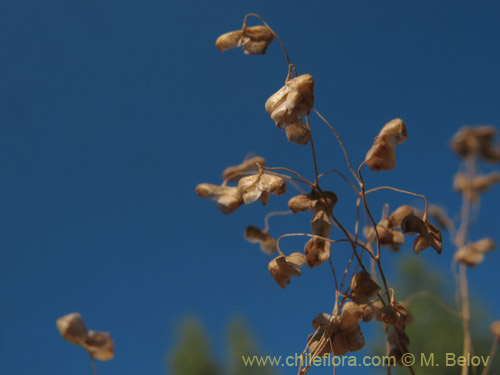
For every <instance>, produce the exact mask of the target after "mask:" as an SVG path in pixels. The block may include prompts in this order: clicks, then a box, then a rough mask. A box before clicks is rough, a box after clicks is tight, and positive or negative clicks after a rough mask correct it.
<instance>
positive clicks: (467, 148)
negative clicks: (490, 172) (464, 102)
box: [451, 126, 500, 162]
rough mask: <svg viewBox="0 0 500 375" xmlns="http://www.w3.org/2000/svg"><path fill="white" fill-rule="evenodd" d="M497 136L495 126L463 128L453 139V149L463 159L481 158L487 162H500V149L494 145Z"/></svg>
mask: <svg viewBox="0 0 500 375" xmlns="http://www.w3.org/2000/svg"><path fill="white" fill-rule="evenodd" d="M496 134H497V131H496V129H495V128H494V127H493V126H478V127H470V126H464V127H462V128H461V129H460V130H459V131H458V132H457V133H456V134H455V135H454V136H453V138H452V140H451V148H452V150H453V151H455V152H456V153H457V154H458V155H460V156H462V157H465V158H467V157H470V156H479V157H481V158H483V159H484V160H486V161H490V162H497V161H500V147H499V146H498V145H497V146H494V145H493V139H494V138H495V136H496Z"/></svg>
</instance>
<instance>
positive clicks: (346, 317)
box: [340, 302, 363, 330]
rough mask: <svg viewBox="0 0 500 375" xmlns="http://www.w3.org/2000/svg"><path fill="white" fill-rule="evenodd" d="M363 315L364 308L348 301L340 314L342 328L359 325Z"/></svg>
mask: <svg viewBox="0 0 500 375" xmlns="http://www.w3.org/2000/svg"><path fill="white" fill-rule="evenodd" d="M362 317H363V309H362V308H361V306H359V305H358V304H356V303H354V302H346V303H345V304H344V307H343V308H342V314H341V315H340V329H341V330H345V329H347V328H350V327H352V326H355V325H358V326H359V321H360V319H361V318H362Z"/></svg>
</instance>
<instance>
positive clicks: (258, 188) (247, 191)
mask: <svg viewBox="0 0 500 375" xmlns="http://www.w3.org/2000/svg"><path fill="white" fill-rule="evenodd" d="M238 189H239V190H240V193H241V195H242V197H243V201H244V202H245V204H250V203H253V202H255V201H256V200H259V201H260V202H261V203H262V205H263V206H265V205H266V204H267V202H269V199H270V195H271V194H276V195H283V194H285V192H286V183H285V180H283V179H282V178H281V177H278V176H274V175H271V174H266V173H259V174H256V175H253V176H247V177H243V178H242V179H240V181H239V182H238Z"/></svg>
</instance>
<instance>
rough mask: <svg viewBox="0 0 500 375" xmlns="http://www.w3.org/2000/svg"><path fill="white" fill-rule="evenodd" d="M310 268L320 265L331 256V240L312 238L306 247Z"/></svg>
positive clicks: (305, 251)
mask: <svg viewBox="0 0 500 375" xmlns="http://www.w3.org/2000/svg"><path fill="white" fill-rule="evenodd" d="M304 253H305V254H306V261H307V265H308V266H309V268H313V267H316V266H319V265H320V264H321V263H323V262H325V261H327V260H328V258H330V242H328V241H325V240H322V239H321V238H317V237H315V238H311V239H310V240H309V241H307V243H306V246H305V247H304Z"/></svg>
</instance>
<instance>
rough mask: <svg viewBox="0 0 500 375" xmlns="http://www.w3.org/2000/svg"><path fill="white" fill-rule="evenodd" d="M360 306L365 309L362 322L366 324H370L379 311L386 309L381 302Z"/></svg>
mask: <svg viewBox="0 0 500 375" xmlns="http://www.w3.org/2000/svg"><path fill="white" fill-rule="evenodd" d="M360 306H361V308H362V309H363V316H362V320H363V322H365V323H367V322H370V321H371V320H372V319H373V317H374V316H375V314H376V313H377V311H378V310H380V309H381V308H382V307H384V305H383V304H382V302H381V301H374V302H370V303H367V304H365V305H360Z"/></svg>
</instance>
